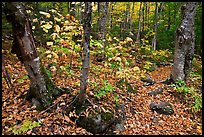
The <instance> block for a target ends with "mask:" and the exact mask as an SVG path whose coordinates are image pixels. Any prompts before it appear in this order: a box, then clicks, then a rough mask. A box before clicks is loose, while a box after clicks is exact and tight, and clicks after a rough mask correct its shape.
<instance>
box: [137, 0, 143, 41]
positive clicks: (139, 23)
mask: <svg viewBox="0 0 204 137" xmlns="http://www.w3.org/2000/svg"><path fill="white" fill-rule="evenodd" d="M141 14H142V2H140V9H139V18H138V30H137V38H136V43H137V44H140V28H141Z"/></svg>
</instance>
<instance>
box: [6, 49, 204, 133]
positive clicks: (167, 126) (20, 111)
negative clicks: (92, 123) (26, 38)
mask: <svg viewBox="0 0 204 137" xmlns="http://www.w3.org/2000/svg"><path fill="white" fill-rule="evenodd" d="M3 54H4V55H6V56H5V57H4V62H5V64H6V65H5V68H6V69H7V71H8V73H9V74H10V78H11V81H12V84H13V85H12V87H13V88H9V87H8V85H7V84H6V81H5V79H3V78H2V134H3V135H8V134H15V133H16V134H25V135H55V134H60V135H78V134H80V135H92V133H90V132H87V131H86V129H84V128H81V127H79V126H77V125H76V123H75V122H74V121H72V120H70V117H71V115H69V116H67V115H64V113H63V111H64V110H63V108H64V106H65V105H67V104H70V102H71V101H72V100H73V97H74V96H76V95H77V94H78V92H79V83H80V80H79V76H80V69H78V67H79V66H81V61H80V60H78V59H77V58H78V57H77V55H75V54H74V53H73V54H72V55H74V56H75V57H76V58H73V60H72V65H73V66H72V68H71V70H70V71H69V73H65V72H64V71H60V72H59V71H57V70H59V68H60V67H59V66H63V65H62V64H63V63H64V64H67V62H68V63H70V57H67V56H64V57H63V55H62V57H60V58H57V60H56V62H57V65H56V66H55V67H53V66H51V68H50V69H51V70H52V76H51V78H52V80H53V82H54V83H55V84H56V85H57V86H58V87H71V89H72V91H70V93H69V94H63V95H61V96H60V97H58V98H57V99H56V100H54V102H53V109H52V110H51V111H44V112H38V111H37V110H36V108H35V106H32V104H31V103H30V102H28V101H25V100H24V99H23V98H21V97H22V95H25V94H26V90H28V89H29V79H28V77H27V72H26V70H25V68H24V66H23V65H22V64H21V63H20V61H18V59H17V57H16V56H14V54H11V53H10V51H9V50H4V51H3ZM49 59H50V58H49V57H47V58H44V59H42V63H43V64H44V65H45V67H48V65H49V64H48V63H50V60H49ZM91 60H92V61H91V67H90V73H89V83H92V84H90V85H89V87H88V89H87V97H88V98H89V100H91V101H92V102H94V103H95V104H96V105H103V106H107V107H109V108H110V109H112V108H114V107H115V106H116V104H117V103H119V104H124V105H125V115H126V120H125V121H124V127H125V130H124V131H115V132H114V133H115V134H124V135H192V134H194V135H201V134H202V117H201V114H194V113H192V112H191V111H190V108H189V105H188V104H187V103H185V101H184V100H183V99H182V98H181V97H179V96H178V95H176V94H174V93H175V92H174V90H173V87H170V86H168V87H167V88H166V89H164V91H163V93H162V94H159V95H157V96H149V95H148V94H147V93H148V92H149V91H150V90H153V89H156V88H159V87H164V86H165V84H162V83H159V81H161V80H165V79H167V78H168V77H169V76H170V73H171V70H172V66H160V67H158V68H157V69H156V70H154V71H152V72H149V73H147V74H146V75H148V76H149V77H151V78H152V79H153V80H154V81H156V83H155V84H153V85H149V86H144V85H143V84H144V82H142V81H141V80H140V79H134V78H133V79H132V78H130V80H129V83H130V84H131V85H132V87H134V88H135V89H137V92H136V93H131V92H127V91H126V90H125V88H124V90H121V89H119V88H117V86H116V85H117V83H118V78H117V77H116V75H114V74H115V73H114V72H113V71H110V68H108V67H107V66H105V67H104V63H103V62H96V61H94V58H93V57H92V58H91ZM58 63H60V64H58ZM61 68H62V67H61ZM2 74H3V73H2ZM102 80H107V81H108V83H109V84H110V85H114V86H115V91H116V92H114V93H113V92H108V93H106V95H105V96H101V98H100V100H99V101H96V100H95V96H94V95H95V94H94V91H95V90H94V89H97V86H98V87H100V88H101V87H102V86H104V83H102ZM187 82H191V81H190V80H188V81H187ZM200 82H201V81H197V85H198V84H200ZM94 83H95V85H94ZM101 83H102V84H101ZM97 84H98V85H97ZM100 88H98V89H100ZM95 92H96V91H95ZM117 93H120V94H117ZM113 96H114V97H117V99H118V100H117V99H116V100H114V99H113V98H112V97H113ZM160 101H167V102H169V103H171V104H172V106H173V109H174V114H172V115H163V114H158V113H156V112H152V111H151V110H150V108H149V105H150V103H151V102H160ZM26 119H28V120H30V121H32V122H34V121H37V122H39V121H40V123H41V124H40V126H37V127H34V128H30V129H28V128H29V127H27V130H24V131H19V130H17V129H18V128H17V127H18V126H19V125H21V124H22V123H23V121H25V120H26ZM12 132H13V133H12ZM14 132H15V133H14Z"/></svg>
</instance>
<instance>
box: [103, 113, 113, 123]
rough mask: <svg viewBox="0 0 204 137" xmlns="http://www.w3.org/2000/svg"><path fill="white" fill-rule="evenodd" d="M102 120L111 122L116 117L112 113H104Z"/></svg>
mask: <svg viewBox="0 0 204 137" xmlns="http://www.w3.org/2000/svg"><path fill="white" fill-rule="evenodd" d="M101 118H102V120H105V121H109V120H111V119H112V118H114V115H113V113H112V112H103V113H101Z"/></svg>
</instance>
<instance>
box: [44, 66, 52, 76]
mask: <svg viewBox="0 0 204 137" xmlns="http://www.w3.org/2000/svg"><path fill="white" fill-rule="evenodd" d="M44 71H45V73H46V74H47V76H48V78H51V77H52V72H51V71H50V70H49V69H46V68H45V69H44Z"/></svg>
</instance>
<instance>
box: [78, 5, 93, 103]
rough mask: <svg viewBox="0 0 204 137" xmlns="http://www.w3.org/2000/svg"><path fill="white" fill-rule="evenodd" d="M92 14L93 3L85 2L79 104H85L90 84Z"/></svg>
mask: <svg viewBox="0 0 204 137" xmlns="http://www.w3.org/2000/svg"><path fill="white" fill-rule="evenodd" d="M91 13H92V6H91V2H85V10H84V14H83V29H84V38H83V60H82V61H83V62H82V71H81V80H80V92H79V97H78V99H79V103H80V104H83V103H84V101H85V96H86V88H87V84H88V70H89V64H90V51H89V50H90V35H91Z"/></svg>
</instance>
